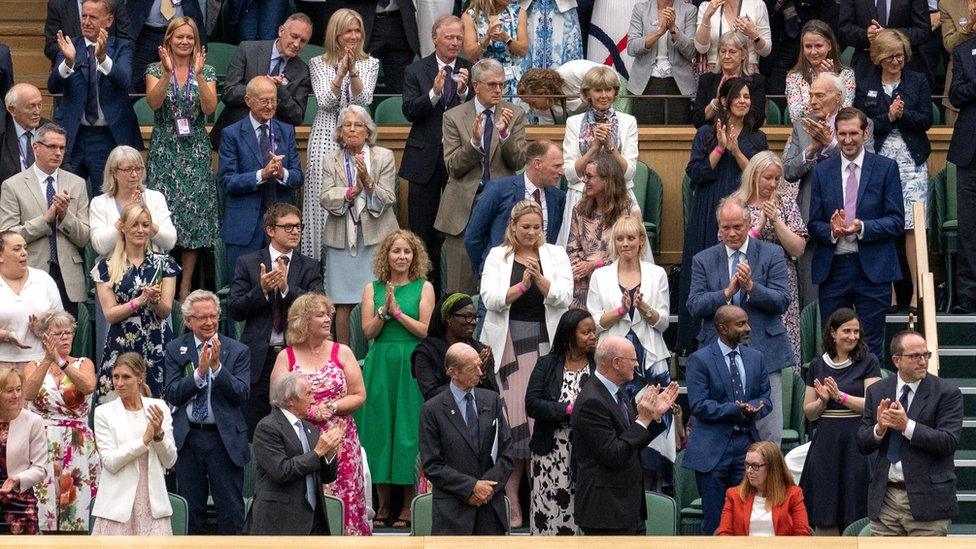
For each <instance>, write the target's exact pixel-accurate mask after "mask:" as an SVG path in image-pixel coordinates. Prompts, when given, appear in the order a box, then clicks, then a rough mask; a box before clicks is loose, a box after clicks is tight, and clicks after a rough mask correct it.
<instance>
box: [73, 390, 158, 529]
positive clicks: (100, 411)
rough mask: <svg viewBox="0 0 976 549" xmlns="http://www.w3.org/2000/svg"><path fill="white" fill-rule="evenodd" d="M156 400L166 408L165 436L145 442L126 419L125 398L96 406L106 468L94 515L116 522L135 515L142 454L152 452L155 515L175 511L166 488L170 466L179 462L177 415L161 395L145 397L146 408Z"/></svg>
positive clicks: (97, 433)
mask: <svg viewBox="0 0 976 549" xmlns="http://www.w3.org/2000/svg"><path fill="white" fill-rule="evenodd" d="M152 404H155V405H156V406H159V408H160V409H161V410H162V411H163V440H161V441H159V442H150V443H149V446H146V445H144V444H143V443H142V433H140V434H139V436H137V437H133V436H132V429H131V428H130V427H129V423H128V421H126V413H125V408H124V407H123V406H122V399H120V398H116V399H115V400H113V401H111V402H107V403H105V404H102V405H101V406H99V407H98V408H95V443H96V444H97V445H98V457H99V459H100V460H101V462H102V471H101V474H100V475H99V477H98V497H97V498H95V505H94V506H93V507H92V515H93V516H96V517H100V518H104V519H109V520H114V521H116V522H126V521H127V520H129V517H130V516H131V515H132V506H133V504H134V503H135V499H136V486H137V485H138V484H139V457H140V456H142V454H144V453H146V452H149V508H150V511H151V512H152V516H153V518H157V519H158V518H163V517H168V516H170V515H172V514H173V508H172V507H170V504H169V494H168V493H167V491H166V478H165V476H164V475H165V473H166V470H167V469H169V468H171V467H173V465H175V464H176V442H174V441H173V418H172V416H170V413H169V406H168V405H167V404H166V402H164V401H162V400H160V399H158V398H147V397H143V398H142V408H143V410H145V409H146V408H148V407H149V406H150V405H152Z"/></svg>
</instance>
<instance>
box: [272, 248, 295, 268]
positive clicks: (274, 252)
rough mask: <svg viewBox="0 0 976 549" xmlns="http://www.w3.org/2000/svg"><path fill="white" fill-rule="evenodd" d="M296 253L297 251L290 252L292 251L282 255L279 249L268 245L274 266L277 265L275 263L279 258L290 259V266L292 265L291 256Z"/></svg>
mask: <svg viewBox="0 0 976 549" xmlns="http://www.w3.org/2000/svg"><path fill="white" fill-rule="evenodd" d="M294 251H295V250H290V251H288V253H282V252H279V251H278V248H275V247H274V245H273V244H269V245H268V253H270V254H271V264H272V265H273V264H275V262H277V261H278V258H279V257H282V256H284V257H287V258H288V264H289V265H291V254H292V253H293V252H294Z"/></svg>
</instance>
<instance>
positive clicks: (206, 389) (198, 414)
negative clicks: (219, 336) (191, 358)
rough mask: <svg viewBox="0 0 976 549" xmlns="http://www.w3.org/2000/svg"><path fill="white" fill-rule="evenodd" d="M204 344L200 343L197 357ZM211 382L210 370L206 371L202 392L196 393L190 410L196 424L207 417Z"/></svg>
mask: <svg viewBox="0 0 976 549" xmlns="http://www.w3.org/2000/svg"><path fill="white" fill-rule="evenodd" d="M204 345H206V343H201V344H200V346H199V347H197V356H198V357H199V356H200V353H202V352H203V348H204ZM211 381H212V379H211V377H210V370H207V377H206V379H204V382H205V383H206V385H204V386H203V390H201V391H199V392H197V396H196V397H194V398H193V408H192V409H191V410H190V415H191V416H193V421H195V422H197V423H203V422H204V421H206V420H207V416H208V415H209V411H208V405H207V401H208V400H210V382H211Z"/></svg>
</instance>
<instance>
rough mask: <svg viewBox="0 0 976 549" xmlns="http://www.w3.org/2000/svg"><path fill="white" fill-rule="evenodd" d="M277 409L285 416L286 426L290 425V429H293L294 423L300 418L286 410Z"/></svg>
mask: <svg viewBox="0 0 976 549" xmlns="http://www.w3.org/2000/svg"><path fill="white" fill-rule="evenodd" d="M278 409H279V410H281V413H282V414H284V415H285V419H287V420H288V425H291V427H292V429H294V428H295V422H296V421H299V420H300V418H299V417H298V416H296V415H295V414H293V413H291V412H289V411H288V410H285V409H284V408H278Z"/></svg>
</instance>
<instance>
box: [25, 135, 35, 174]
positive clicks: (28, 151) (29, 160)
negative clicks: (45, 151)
mask: <svg viewBox="0 0 976 549" xmlns="http://www.w3.org/2000/svg"><path fill="white" fill-rule="evenodd" d="M33 141H34V132H31V131H26V132H24V169H25V170H26V169H27V168H30V167H31V166H32V165H33V164H34V147H32V146H31V143H32V142H33Z"/></svg>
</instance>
